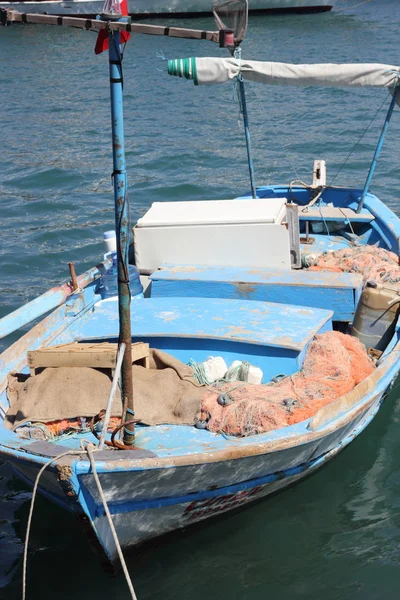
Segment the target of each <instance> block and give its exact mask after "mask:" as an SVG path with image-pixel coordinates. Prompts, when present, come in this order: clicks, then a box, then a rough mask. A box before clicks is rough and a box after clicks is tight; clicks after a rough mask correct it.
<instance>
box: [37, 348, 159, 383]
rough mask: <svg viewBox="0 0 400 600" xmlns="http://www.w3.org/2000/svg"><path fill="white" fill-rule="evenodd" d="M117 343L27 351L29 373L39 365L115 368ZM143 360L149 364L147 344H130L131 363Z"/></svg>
mask: <svg viewBox="0 0 400 600" xmlns="http://www.w3.org/2000/svg"><path fill="white" fill-rule="evenodd" d="M117 350H118V344H112V343H109V342H102V343H99V344H79V343H78V342H74V343H72V344H62V345H61V346H51V347H50V348H42V349H40V350H31V351H29V352H28V366H29V368H30V370H31V375H34V374H35V369H37V368H39V367H93V368H98V369H115V366H116V364H117ZM137 361H143V364H144V366H145V367H146V368H148V366H149V345H148V344H145V343H143V342H138V343H136V344H132V363H134V362H137Z"/></svg>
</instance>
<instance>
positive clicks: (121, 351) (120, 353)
mask: <svg viewBox="0 0 400 600" xmlns="http://www.w3.org/2000/svg"><path fill="white" fill-rule="evenodd" d="M125 349H126V344H125V343H124V342H122V343H121V345H120V347H119V349H118V357H117V364H116V366H115V372H114V377H113V381H112V385H111V390H110V395H109V397H108V403H107V408H106V414H105V415H104V420H103V429H102V431H101V435H100V441H99V450H103V448H104V442H105V439H106V435H107V429H108V423H109V421H110V416H111V407H112V403H113V401H114V396H115V392H116V391H117V385H118V380H119V375H120V373H121V367H122V359H123V358H124V354H125Z"/></svg>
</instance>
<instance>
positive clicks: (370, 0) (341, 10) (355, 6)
mask: <svg viewBox="0 0 400 600" xmlns="http://www.w3.org/2000/svg"><path fill="white" fill-rule="evenodd" d="M368 2H372V0H364V2H359V3H358V4H353V5H352V6H347V7H346V8H341V9H340V10H335V13H342V12H345V11H346V10H351V9H352V8H357V6H362V5H363V4H368Z"/></svg>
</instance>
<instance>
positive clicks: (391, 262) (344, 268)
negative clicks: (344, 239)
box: [305, 246, 400, 283]
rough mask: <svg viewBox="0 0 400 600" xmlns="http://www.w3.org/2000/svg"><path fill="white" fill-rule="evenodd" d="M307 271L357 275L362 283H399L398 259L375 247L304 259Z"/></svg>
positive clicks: (346, 249) (308, 256)
mask: <svg viewBox="0 0 400 600" xmlns="http://www.w3.org/2000/svg"><path fill="white" fill-rule="evenodd" d="M305 260H306V263H307V267H308V270H309V271H334V272H337V273H340V272H345V273H359V274H360V275H362V276H363V279H364V282H367V281H375V282H377V283H380V282H381V283H383V282H385V283H398V282H400V266H399V257H398V256H396V254H394V253H393V252H390V251H389V250H385V249H384V248H378V247H377V246H355V247H352V248H344V249H342V250H335V251H333V252H324V253H323V254H316V255H307V256H306V257H305Z"/></svg>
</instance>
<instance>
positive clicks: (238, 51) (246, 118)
mask: <svg viewBox="0 0 400 600" xmlns="http://www.w3.org/2000/svg"><path fill="white" fill-rule="evenodd" d="M233 55H234V57H235V58H236V59H237V60H239V61H240V59H241V56H242V49H241V48H240V47H237V48H235V50H234V52H233ZM237 82H238V85H239V94H240V107H241V112H242V115H243V124H244V132H245V136H246V150H247V163H248V165H249V175H250V187H251V195H252V197H253V198H257V194H256V184H255V182H254V168H253V155H252V152H251V138H250V128H249V116H248V113H247V102H246V92H245V88H244V80H243V77H242V76H241V75H240V74H239V75H238V77H237Z"/></svg>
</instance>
